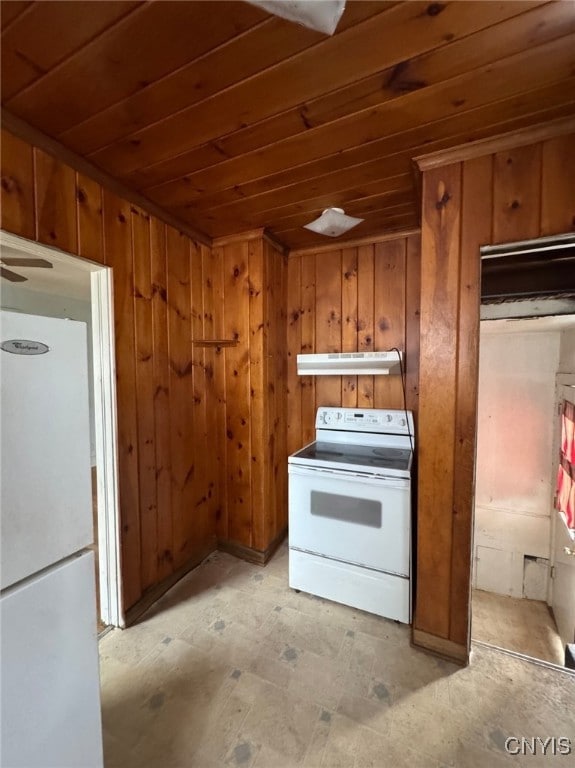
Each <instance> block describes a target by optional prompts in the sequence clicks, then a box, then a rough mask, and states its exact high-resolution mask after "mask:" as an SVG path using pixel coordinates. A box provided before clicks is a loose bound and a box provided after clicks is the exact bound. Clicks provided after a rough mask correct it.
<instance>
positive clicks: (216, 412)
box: [204, 248, 229, 540]
mask: <svg viewBox="0 0 575 768" xmlns="http://www.w3.org/2000/svg"><path fill="white" fill-rule="evenodd" d="M205 260H206V261H208V262H209V269H208V270H207V271H206V273H205V276H204V281H205V285H206V289H205V293H206V302H208V305H210V306H211V310H210V314H211V320H210V323H211V325H212V327H213V336H212V337H211V338H215V339H223V338H224V336H225V329H224V273H223V268H224V252H223V248H214V249H213V250H212V252H211V253H210V254H206V255H205ZM206 338H210V337H206ZM210 352H211V362H212V366H213V382H212V387H211V388H210V392H211V394H210V401H209V402H210V405H211V408H210V411H209V415H208V424H207V427H208V430H213V431H212V432H211V434H213V435H214V438H213V439H214V454H215V455H214V459H215V462H216V463H217V466H218V468H219V470H218V475H219V476H218V478H217V483H216V496H215V515H216V534H217V537H218V539H221V540H225V539H228V538H229V527H228V506H227V471H226V445H227V435H226V389H225V377H226V361H225V352H224V350H223V349H222V348H221V347H218V348H215V349H211V350H210ZM208 380H209V375H208Z"/></svg>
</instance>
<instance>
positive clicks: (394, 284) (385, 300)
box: [373, 238, 405, 408]
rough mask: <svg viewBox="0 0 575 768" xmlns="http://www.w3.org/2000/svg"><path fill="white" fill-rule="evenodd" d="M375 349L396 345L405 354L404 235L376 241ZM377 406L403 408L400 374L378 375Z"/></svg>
mask: <svg viewBox="0 0 575 768" xmlns="http://www.w3.org/2000/svg"><path fill="white" fill-rule="evenodd" d="M373 285H374V318H375V319H374V324H375V348H376V350H390V349H392V348H393V347H397V348H398V349H399V350H400V351H401V352H403V353H404V358H405V238H398V239H397V240H387V241H385V242H383V243H377V244H376V246H375V258H374V283H373ZM373 404H374V406H375V408H403V406H404V403H403V390H402V382H401V377H400V376H375V377H374V398H373Z"/></svg>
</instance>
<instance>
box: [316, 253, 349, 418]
mask: <svg viewBox="0 0 575 768" xmlns="http://www.w3.org/2000/svg"><path fill="white" fill-rule="evenodd" d="M315 280H316V295H315V351H316V352H341V301H342V299H341V292H342V283H341V251H339V250H337V251H328V252H327V253H322V254H321V255H318V256H316V261H315ZM341 390H342V381H341V376H318V377H317V379H316V382H315V397H316V404H317V405H318V406H319V405H341Z"/></svg>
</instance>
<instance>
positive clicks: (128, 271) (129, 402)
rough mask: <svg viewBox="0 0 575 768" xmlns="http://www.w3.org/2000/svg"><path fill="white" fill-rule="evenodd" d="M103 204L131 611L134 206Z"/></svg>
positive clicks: (135, 529) (111, 199)
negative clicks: (111, 279) (111, 285)
mask: <svg viewBox="0 0 575 768" xmlns="http://www.w3.org/2000/svg"><path fill="white" fill-rule="evenodd" d="M103 202H104V214H103V215H104V245H105V255H106V264H107V265H108V266H109V267H112V269H113V275H114V324H115V335H116V394H117V405H118V473H119V484H120V522H121V531H122V535H121V541H122V584H123V590H124V603H125V606H130V605H133V604H134V603H135V602H136V601H137V600H138V599H139V597H140V596H141V594H142V580H141V572H140V566H141V540H140V499H139V488H138V412H137V401H136V394H135V392H136V370H135V368H136V365H135V359H136V349H135V338H134V292H133V286H134V265H133V252H132V232H131V225H130V204H129V203H127V202H126V201H124V200H122V199H120V198H119V197H117V196H116V195H114V194H113V193H111V192H108V191H104V200H103Z"/></svg>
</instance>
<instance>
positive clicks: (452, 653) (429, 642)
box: [411, 627, 469, 666]
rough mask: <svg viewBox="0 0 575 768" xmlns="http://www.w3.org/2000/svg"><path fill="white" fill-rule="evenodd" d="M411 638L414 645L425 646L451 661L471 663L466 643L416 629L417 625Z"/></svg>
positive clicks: (431, 651)
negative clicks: (461, 643)
mask: <svg viewBox="0 0 575 768" xmlns="http://www.w3.org/2000/svg"><path fill="white" fill-rule="evenodd" d="M411 640H412V645H414V646H416V647H417V648H423V649H425V650H426V651H429V652H430V653H434V654H435V655H436V656H440V657H441V658H442V659H448V660H449V661H454V662H455V663H456V664H462V665H463V666H467V664H469V649H468V648H467V646H465V645H460V644H459V643H454V642H453V641H452V640H447V639H446V638H443V637H437V636H436V635H430V634H429V632H424V631H423V630H421V629H415V627H414V628H413V631H412V636H411Z"/></svg>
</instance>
